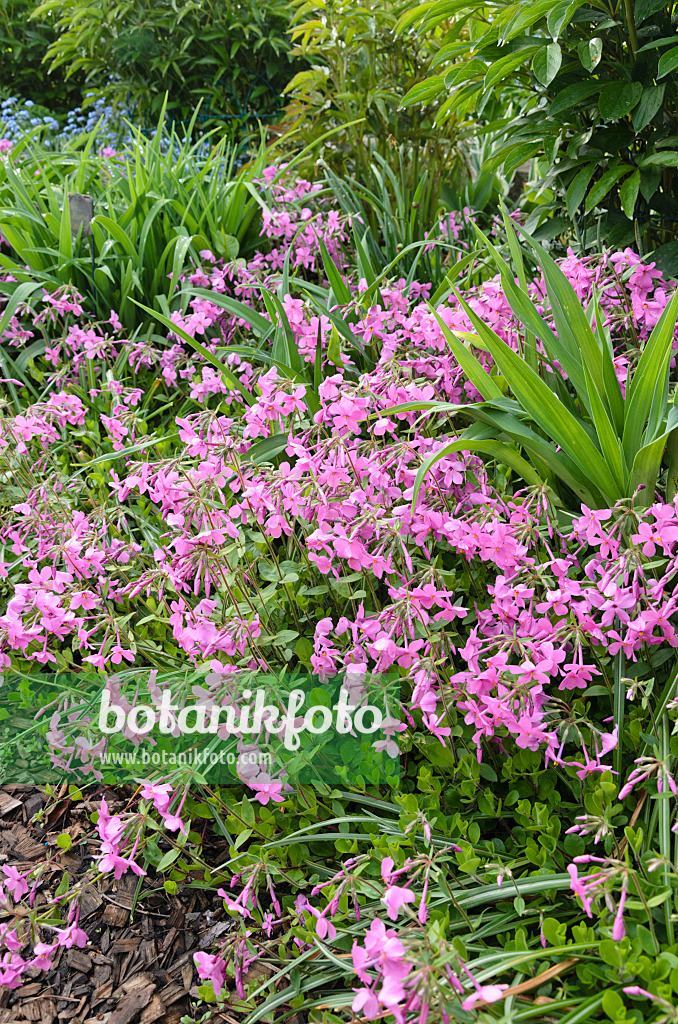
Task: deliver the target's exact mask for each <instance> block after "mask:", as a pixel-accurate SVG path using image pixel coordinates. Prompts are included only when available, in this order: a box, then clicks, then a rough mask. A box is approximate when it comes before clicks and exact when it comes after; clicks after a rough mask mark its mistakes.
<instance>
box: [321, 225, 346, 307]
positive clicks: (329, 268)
mask: <svg viewBox="0 0 678 1024" xmlns="http://www.w3.org/2000/svg"><path fill="white" fill-rule="evenodd" d="M320 255H321V257H322V261H323V267H324V268H325V274H326V275H327V280H328V281H329V283H330V288H331V289H332V291H333V293H334V297H335V299H336V301H337V302H338V303H339V304H340V305H342V306H347V305H348V304H349V302H350V301H351V292H350V289H349V287H348V285H347V284H346V282H345V281H344V279H343V277H342V276H341V274H340V273H339V270H338V269H337V266H336V264H335V263H334V260H333V259H332V257H331V256H330V254H329V252H328V250H327V246H326V245H325V243H324V242H323V240H322V238H321V239H320Z"/></svg>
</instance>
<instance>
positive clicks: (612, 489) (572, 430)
mask: <svg viewBox="0 0 678 1024" xmlns="http://www.w3.org/2000/svg"><path fill="white" fill-rule="evenodd" d="M544 255H545V254H544ZM551 262H552V261H551ZM561 273H562V272H561ZM563 276H564V275H563ZM567 283H568V286H569V287H570V288H571V286H570V285H569V282H567ZM455 295H456V297H457V300H458V302H459V303H460V304H461V306H462V307H463V309H464V311H465V312H466V314H467V316H468V317H469V318H470V320H471V322H472V324H473V325H474V327H475V328H476V330H477V331H478V334H480V336H481V338H482V339H483V341H484V342H485V343H486V344H487V346H488V348H489V350H490V353H491V355H492V357H493V359H494V361H495V362H496V364H497V365H498V367H499V369H500V371H501V373H502V375H503V377H504V379H505V380H506V381H507V383H508V385H509V387H510V388H511V391H512V392H513V394H514V395H515V397H516V398H517V399H518V401H519V402H520V405H521V406H522V408H523V409H524V410H525V412H527V413H528V414H529V416H530V417H531V418H532V420H533V421H534V422H535V423H536V424H538V426H540V427H541V429H542V430H543V431H545V433H546V434H547V435H548V436H549V437H551V438H552V439H553V440H554V441H555V443H556V444H557V445H559V446H560V447H561V448H562V449H563V450H564V451H565V452H566V453H567V455H568V456H569V457H570V459H571V460H572V462H573V463H574V464H575V466H577V467H578V468H579V469H580V471H581V472H582V474H583V475H584V476H585V478H586V479H587V480H589V481H591V484H592V485H593V486H594V487H597V488H598V489H599V490H600V491H601V493H602V494H604V495H605V496H606V499H607V500H612V501H615V500H616V499H617V498H618V497H620V495H619V493H618V487H617V484H616V481H615V479H614V477H613V475H612V474H611V472H610V470H609V468H608V466H607V464H606V463H605V460H604V459H603V457H602V455H601V453H600V452H599V451H598V449H597V448H596V446H595V445H594V443H593V441H592V440H591V438H590V437H589V435H588V434H587V432H586V431H585V430H584V428H583V426H582V425H581V424H580V422H579V420H578V419H577V418H576V417H574V416H572V414H571V413H569V412H568V411H567V409H566V408H565V406H564V405H563V404H562V402H560V401H559V399H558V398H556V396H555V395H554V394H553V392H552V391H551V389H550V388H549V387H548V385H547V384H545V383H544V381H543V380H542V379H541V377H539V376H537V374H536V373H534V372H533V371H532V370H530V368H529V367H528V366H527V365H526V364H525V362H524V361H523V359H522V358H521V357H520V356H519V355H518V354H517V353H516V352H514V351H513V349H511V348H510V346H509V345H507V344H506V342H504V341H502V339H501V338H500V337H499V336H498V335H497V334H495V333H494V331H493V330H491V328H489V327H487V325H486V324H484V323H483V322H482V320H480V318H479V317H478V316H477V315H476V313H475V312H474V311H473V310H472V309H471V307H470V306H469V305H468V303H467V302H466V301H465V300H464V298H463V297H462V296H461V295H460V293H459V292H458V291H457V290H456V289H455ZM575 298H576V296H575ZM579 313H580V315H581V317H583V318H584V321H586V317H585V315H584V312H583V310H582V309H581V306H579ZM586 327H587V329H588V331H589V333H590V334H591V328H590V327H589V325H588V323H586ZM591 338H592V339H593V343H594V345H595V346H596V348H597V345H596V342H595V338H593V335H592V334H591ZM584 358H586V357H585V356H584ZM594 379H595V376H594Z"/></svg>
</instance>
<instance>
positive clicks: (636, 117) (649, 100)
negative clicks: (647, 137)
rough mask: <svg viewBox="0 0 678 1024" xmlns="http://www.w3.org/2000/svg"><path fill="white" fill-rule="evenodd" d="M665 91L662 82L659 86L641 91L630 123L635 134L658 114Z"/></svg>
mask: <svg viewBox="0 0 678 1024" xmlns="http://www.w3.org/2000/svg"><path fill="white" fill-rule="evenodd" d="M665 90H666V84H665V83H664V82H662V83H661V85H650V86H648V87H647V88H645V89H643V95H642V96H641V97H640V103H639V104H638V106H637V107H636V109H635V110H634V111H633V114H632V115H631V122H632V124H633V127H634V129H635V130H636V131H637V132H640V131H642V130H643V128H646V127H647V125H648V124H649V123H650V121H651V120H652V118H653V117H655V116H656V114H657V113H658V112H659V110H660V109H661V105H662V103H663V102H664V92H665Z"/></svg>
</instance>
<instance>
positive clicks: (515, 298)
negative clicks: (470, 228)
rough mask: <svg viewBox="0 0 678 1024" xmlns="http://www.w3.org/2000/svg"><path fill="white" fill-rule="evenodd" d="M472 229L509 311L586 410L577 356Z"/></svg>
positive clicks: (489, 245) (496, 253) (495, 252)
mask: <svg viewBox="0 0 678 1024" xmlns="http://www.w3.org/2000/svg"><path fill="white" fill-rule="evenodd" d="M474 230H475V233H476V235H477V236H478V237H479V238H482V240H483V242H484V244H485V245H486V247H487V249H488V250H489V252H490V254H491V256H492V258H493V259H494V261H495V263H496V265H497V267H498V269H499V273H500V274H501V284H502V289H503V291H504V295H505V296H506V301H507V302H508V304H509V306H510V307H511V309H512V310H513V312H514V314H515V315H516V317H517V319H518V320H519V321H520V323H521V324H522V325H523V327H525V328H526V330H528V331H530V332H531V334H533V335H535V336H536V337H537V338H539V340H540V341H541V342H542V344H543V345H544V347H545V348H546V350H547V352H548V353H549V355H550V356H551V358H552V359H555V360H556V361H557V362H558V363H559V364H560V365H561V367H562V368H563V370H564V372H565V374H566V375H567V379H568V380H569V381H570V382H571V384H572V386H573V387H574V389H575V391H576V392H577V394H578V395H579V398H580V400H581V402H582V404H583V405H584V407H585V408H586V409H587V410H588V409H589V399H588V391H587V388H586V378H585V377H584V371H583V369H582V365H581V359H580V358H579V355H578V353H577V354H573V353H572V352H571V351H570V349H569V348H566V346H565V345H563V344H562V342H561V341H560V339H559V337H558V336H557V335H556V334H554V332H553V330H552V328H551V327H550V326H549V324H547V323H546V321H545V320H544V319H543V318H542V317H541V316H540V315H539V313H538V312H537V310H536V307H535V305H534V300H533V298H532V296H531V295H530V294H529V292H528V291H527V289H523V288H519V287H518V286H517V285H516V283H515V280H514V278H513V274H512V273H511V270H510V268H509V266H508V264H507V263H506V261H505V260H504V259H502V257H501V255H500V253H499V251H498V249H497V248H496V247H495V246H494V245H493V244H492V243H491V242H490V240H489V239H488V238H486V236H485V235H484V234H483V233H482V231H480V229H479V228H478V227H476V226H475V225H474ZM528 362H529V360H528ZM532 369H536V367H534V366H532Z"/></svg>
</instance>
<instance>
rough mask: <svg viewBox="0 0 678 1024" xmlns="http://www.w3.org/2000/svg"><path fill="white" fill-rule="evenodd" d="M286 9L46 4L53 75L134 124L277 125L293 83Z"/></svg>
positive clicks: (135, 0) (184, 1) (251, 2)
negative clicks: (77, 79)
mask: <svg viewBox="0 0 678 1024" xmlns="http://www.w3.org/2000/svg"><path fill="white" fill-rule="evenodd" d="M286 12H287V4H286V3H284V2H283V0H265V2H263V3H259V2H255V0H226V2H222V0H178V2H177V0H174V2H172V0H153V2H150V0H45V2H44V3H42V4H41V5H40V6H39V7H38V9H37V11H36V15H35V16H36V17H49V18H52V19H54V22H55V24H56V27H57V30H58V33H59V34H58V37H57V38H56V39H55V41H54V42H53V44H52V46H51V47H50V50H49V57H50V58H51V62H52V63H51V67H52V69H68V70H67V71H66V76H67V78H70V76H71V75H73V74H78V73H82V74H84V76H85V79H86V81H87V84H88V86H89V87H92V88H94V89H95V90H96V91H97V92H98V94H99V95H104V96H106V98H107V99H109V100H112V101H113V102H114V103H115V104H116V105H118V106H120V107H121V108H122V109H123V110H126V111H128V112H129V113H130V114H131V115H132V116H133V117H134V118H135V120H142V121H143V122H144V123H146V122H148V123H149V124H150V123H152V122H154V121H155V120H156V119H157V115H158V113H159V111H160V110H161V108H162V105H163V101H164V97H165V94H166V93H167V94H168V96H169V104H170V106H169V108H168V112H169V113H170V115H171V116H172V117H174V118H175V119H176V120H184V119H188V118H189V117H190V116H191V114H192V112H193V110H194V108H195V106H196V104H197V103H198V101H201V114H200V122H199V123H203V124H204V123H206V122H210V123H211V124H214V123H218V122H226V123H227V124H231V125H234V126H235V127H239V126H241V125H242V124H243V123H250V124H252V123H253V122H254V123H255V122H256V120H257V119H259V120H262V121H264V122H266V121H270V120H277V119H278V118H279V116H280V112H281V109H282V101H281V98H280V97H281V93H282V90H283V89H284V87H285V85H286V83H287V82H288V80H289V78H290V77H291V76H292V74H293V70H292V65H291V63H290V60H289V57H288V53H289V48H290V47H289V42H288V39H287V37H286V30H287V25H288V20H287V13H286Z"/></svg>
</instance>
